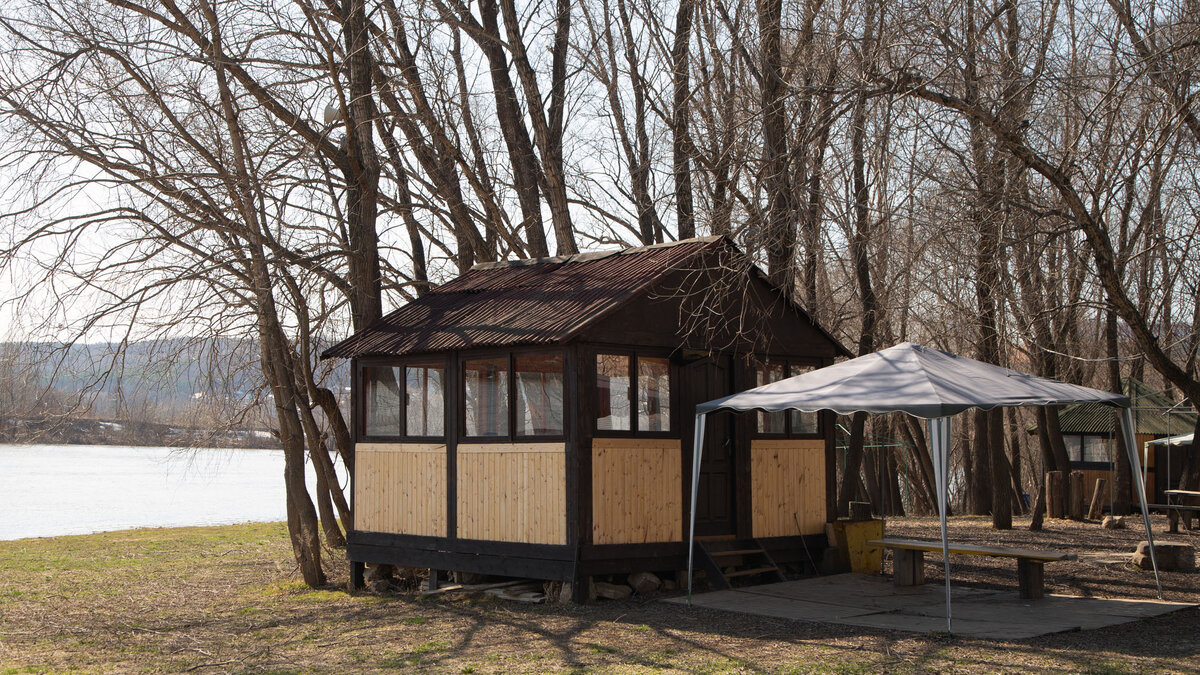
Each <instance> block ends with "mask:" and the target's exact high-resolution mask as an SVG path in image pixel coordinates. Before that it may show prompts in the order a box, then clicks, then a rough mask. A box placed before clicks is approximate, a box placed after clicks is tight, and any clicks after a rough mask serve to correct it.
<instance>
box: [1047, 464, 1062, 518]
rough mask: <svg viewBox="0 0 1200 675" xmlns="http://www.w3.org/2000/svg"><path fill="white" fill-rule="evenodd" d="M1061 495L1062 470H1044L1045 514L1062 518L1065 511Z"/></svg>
mask: <svg viewBox="0 0 1200 675" xmlns="http://www.w3.org/2000/svg"><path fill="white" fill-rule="evenodd" d="M1064 501H1065V500H1064V495H1063V472H1061V471H1047V472H1046V516H1047V517H1050V518H1062V517H1063V516H1064V515H1065V513H1064V511H1065V508H1064V507H1065V503H1064Z"/></svg>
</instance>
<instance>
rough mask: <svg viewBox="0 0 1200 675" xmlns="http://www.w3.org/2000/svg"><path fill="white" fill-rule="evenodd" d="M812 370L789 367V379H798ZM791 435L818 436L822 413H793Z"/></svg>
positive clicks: (806, 367)
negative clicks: (798, 376)
mask: <svg viewBox="0 0 1200 675" xmlns="http://www.w3.org/2000/svg"><path fill="white" fill-rule="evenodd" d="M811 370H815V369H814V368H813V367H812V366H789V367H788V377H796V376H797V375H803V374H804V373H807V372H809V371H811ZM790 414H791V423H792V428H791V433H793V434H816V433H820V431H821V428H820V421H821V413H818V412H804V411H802V410H793V411H791V413H790Z"/></svg>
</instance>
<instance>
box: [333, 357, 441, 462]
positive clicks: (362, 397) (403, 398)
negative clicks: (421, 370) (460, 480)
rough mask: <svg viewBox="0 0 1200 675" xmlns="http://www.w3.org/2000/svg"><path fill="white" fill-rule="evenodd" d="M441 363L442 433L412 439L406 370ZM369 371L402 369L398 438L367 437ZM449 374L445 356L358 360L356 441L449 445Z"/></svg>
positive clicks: (388, 436)
mask: <svg viewBox="0 0 1200 675" xmlns="http://www.w3.org/2000/svg"><path fill="white" fill-rule="evenodd" d="M435 362H436V363H440V364H441V366H442V373H443V375H442V378H443V381H442V433H441V435H439V436H412V435H409V433H408V395H407V394H408V389H407V381H408V380H407V376H406V373H405V369H406V368H408V366H409V365H412V364H422V365H432V364H433V363H435ZM368 368H399V369H400V382H399V384H400V385H401V387H402V389H401V395H400V425H399V426H400V428H399V433H398V434H395V435H390V434H389V435H383V434H367V385H366V378H364V377H363V375H364V372H363V371H365V370H366V369H368ZM449 372H450V359H449V357H447V356H445V355H435V354H425V355H420V356H416V355H414V356H404V357H400V358H378V357H377V358H362V359H359V360H358V367H357V368H356V369H355V373H354V377H355V380H356V387H355V388H356V389H357V390H358V391H357V394H356V396H355V403H356V404H358V411H357V413H356V414H355V416H354V417H355V419H354V424H355V427H356V431H357V434H356V437H357V440H360V441H363V442H366V443H403V442H424V443H429V442H436V441H440V442H443V443H444V442H446V436H447V433H446V428H447V422H448V420H447V418H446V416H447V413H448V412H449V410H450V408H449V403H450V388H449V387H447V386H446V383H445V377H446V374H448V373H449Z"/></svg>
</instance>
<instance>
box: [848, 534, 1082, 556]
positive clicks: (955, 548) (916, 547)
mask: <svg viewBox="0 0 1200 675" xmlns="http://www.w3.org/2000/svg"><path fill="white" fill-rule="evenodd" d="M867 543H868V544H874V545H875V546H882V547H884V548H903V549H908V550H910V551H926V552H929V553H941V552H942V542H940V541H923V540H921V539H893V538H890V537H884V538H883V539H872V540H871V541H869V542H867ZM950 552H951V553H957V554H962V555H986V556H993V557H999V558H1028V559H1029V560H1039V561H1042V562H1055V561H1058V560H1075V559H1076V558H1075V554H1074V553H1059V552H1057V551H1035V550H1032V549H1024V548H1004V547H1001V546H979V545H977V544H950Z"/></svg>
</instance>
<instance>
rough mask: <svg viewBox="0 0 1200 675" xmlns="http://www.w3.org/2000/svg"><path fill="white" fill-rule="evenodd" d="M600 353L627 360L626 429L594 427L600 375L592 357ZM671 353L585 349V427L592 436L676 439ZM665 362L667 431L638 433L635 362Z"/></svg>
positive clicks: (676, 395) (674, 366)
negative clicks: (589, 406) (668, 409)
mask: <svg viewBox="0 0 1200 675" xmlns="http://www.w3.org/2000/svg"><path fill="white" fill-rule="evenodd" d="M601 354H612V355H615V356H628V357H629V429H601V428H599V426H598V423H599V421H600V417H599V412H600V410H599V405H598V401H599V399H598V397H597V392H598V391H599V389H600V373H599V369H598V368H597V367H596V357H597V356H599V355H601ZM671 355H672V352H671V351H670V350H666V349H653V348H650V349H639V348H636V347H627V346H626V347H605V346H595V347H593V348H591V349H589V350H587V356H586V358H587V360H588V365H587V373H588V386H589V387H591V390H590V391H589V392H588V396H589V399H588V400H591V401H592V402H593V405H592V410H591V411H589V416H590V417H591V419H590V420H589V421H588V424H589V425H590V428H591V433H592V435H593V437H598V438H680V434H679V366H678V364H677V363H676V362H675V359H673V358H671ZM639 358H648V359H665V360H666V362H667V387H668V388H669V391H668V392H667V402H668V404H669V405H670V406H671V412H670V413H669V414H668V415H667V424H668V425H670V429H668V430H667V431H642V430H641V429H639V428H638V426H639V425H638V417H639V415H638V395H639V394H640V393H641V392H640V387H639V386H638V359H639Z"/></svg>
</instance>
